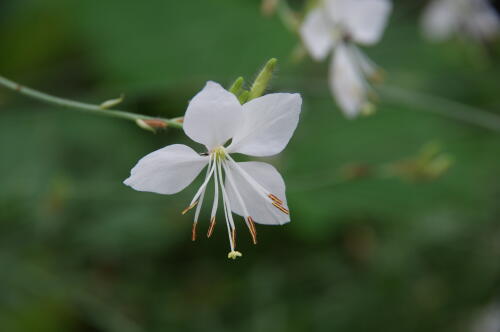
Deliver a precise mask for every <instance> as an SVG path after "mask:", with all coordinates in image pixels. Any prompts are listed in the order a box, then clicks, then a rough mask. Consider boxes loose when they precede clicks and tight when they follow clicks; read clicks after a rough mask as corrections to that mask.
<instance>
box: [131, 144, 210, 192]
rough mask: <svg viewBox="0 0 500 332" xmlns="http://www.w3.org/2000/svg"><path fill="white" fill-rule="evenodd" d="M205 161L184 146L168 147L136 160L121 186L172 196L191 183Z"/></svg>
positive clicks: (205, 158)
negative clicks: (123, 184)
mask: <svg viewBox="0 0 500 332" xmlns="http://www.w3.org/2000/svg"><path fill="white" fill-rule="evenodd" d="M208 160H209V159H208V157H206V156H200V155H199V154H198V153H196V152H195V151H194V150H193V149H191V148H190V147H188V146H186V145H182V144H173V145H169V146H166V147H164V148H162V149H159V150H156V151H154V152H151V153H150V154H148V155H147V156H145V157H143V158H142V159H141V160H139V162H138V163H137V165H135V166H134V168H132V171H131V172H130V177H129V178H128V179H126V180H125V181H124V182H123V183H125V184H126V185H127V186H130V187H132V188H134V189H135V190H138V191H149V192H153V193H158V194H166V195H168V194H175V193H177V192H179V191H181V190H182V189H184V188H186V187H187V186H188V185H189V184H190V183H191V182H193V180H194V179H195V178H196V176H197V175H198V174H199V173H200V172H201V170H202V169H203V168H204V167H205V166H206V165H207V164H208Z"/></svg>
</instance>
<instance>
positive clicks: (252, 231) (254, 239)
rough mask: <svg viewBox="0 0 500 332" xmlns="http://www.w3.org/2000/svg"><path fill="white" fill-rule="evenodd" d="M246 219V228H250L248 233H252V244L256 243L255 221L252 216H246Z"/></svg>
mask: <svg viewBox="0 0 500 332" xmlns="http://www.w3.org/2000/svg"><path fill="white" fill-rule="evenodd" d="M247 221H248V229H249V230H250V235H252V241H253V244H257V230H256V229H255V223H254V221H253V218H252V217H250V216H248V217H247Z"/></svg>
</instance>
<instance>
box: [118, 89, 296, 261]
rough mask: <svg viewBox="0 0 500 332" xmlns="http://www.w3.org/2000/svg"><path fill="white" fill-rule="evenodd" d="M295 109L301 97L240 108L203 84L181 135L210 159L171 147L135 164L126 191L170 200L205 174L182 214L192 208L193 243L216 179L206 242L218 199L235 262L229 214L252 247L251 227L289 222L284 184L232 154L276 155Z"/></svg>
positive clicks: (267, 168)
mask: <svg viewBox="0 0 500 332" xmlns="http://www.w3.org/2000/svg"><path fill="white" fill-rule="evenodd" d="M301 104H302V98H301V97H300V95H299V94H290V93H274V94H268V95H265V96H262V97H259V98H256V99H253V100H251V101H249V102H247V103H245V104H244V105H241V104H240V103H239V101H238V99H237V98H236V97H235V96H234V95H233V94H232V93H230V92H228V91H226V90H225V89H224V88H223V87H221V86H220V85H219V84H217V83H215V82H208V83H207V84H206V86H205V87H204V88H203V90H202V91H200V92H199V93H198V94H197V95H196V96H195V97H194V98H193V99H192V100H191V101H190V103H189V106H188V108H187V111H186V114H185V117H184V132H185V133H186V135H187V136H189V137H190V138H191V139H192V140H194V141H196V142H198V143H201V144H204V145H205V147H206V149H207V151H208V152H207V153H204V154H198V153H196V152H195V151H194V150H193V149H191V148H190V147H188V146H186V145H181V144H174V145H169V146H167V147H164V148H162V149H160V150H157V151H154V152H152V153H150V154H148V155H147V156H145V157H144V158H142V159H141V160H139V162H138V163H137V165H136V166H135V167H134V168H133V169H132V171H131V175H130V177H129V178H128V179H126V180H125V181H124V183H125V184H126V185H128V186H130V187H132V188H134V189H135V190H139V191H148V192H154V193H159V194H175V193H177V192H179V191H181V190H183V189H184V188H186V187H187V186H188V185H189V184H190V183H191V182H192V181H193V180H194V179H195V178H196V177H197V176H198V174H199V173H200V172H201V171H202V169H203V168H205V167H206V166H207V171H206V175H205V179H204V181H203V184H202V185H201V187H200V188H199V189H198V191H197V192H196V194H195V195H194V197H193V199H192V201H191V203H190V204H189V206H188V207H187V208H186V209H185V210H184V211H183V214H184V213H186V212H188V211H189V210H191V209H193V208H194V207H196V211H195V215H194V223H193V229H192V239H193V240H194V239H195V238H196V225H197V223H198V217H199V214H200V209H201V206H202V204H203V199H204V197H205V190H206V188H207V186H208V184H209V182H210V180H211V179H214V200H213V205H212V212H211V218H210V225H209V228H208V233H207V236H208V237H210V235H211V234H212V232H213V229H214V226H215V220H216V212H217V208H218V204H219V197H221V200H222V206H223V209H224V215H225V220H226V225H227V229H228V235H229V243H230V247H231V251H230V253H229V254H228V257H229V258H232V259H235V258H236V257H239V256H241V253H239V252H237V251H235V247H236V227H235V223H234V220H233V215H232V213H233V212H234V213H236V214H238V215H240V216H242V217H244V219H245V222H246V224H247V226H248V228H249V230H250V233H251V235H252V239H253V242H254V243H256V241H257V240H256V231H255V225H254V222H256V223H260V224H266V225H282V224H285V223H287V222H289V221H290V216H289V211H288V206H287V202H286V197H285V183H284V181H283V179H282V177H281V175H280V174H279V173H278V171H277V170H276V169H275V168H274V167H273V166H271V165H269V164H267V163H263V162H235V161H234V159H233V158H232V157H231V156H230V153H242V154H246V155H250V156H256V157H264V156H272V155H275V154H277V153H279V152H281V151H282V150H283V149H284V148H285V146H286V145H287V144H288V141H289V140H290V138H291V137H292V134H293V132H294V131H295V128H296V127H297V123H298V121H299V114H300V109H301ZM228 141H231V142H230V143H229V144H228V145H227V146H224V145H225V144H226V143H227V142H228ZM219 193H220V194H219Z"/></svg>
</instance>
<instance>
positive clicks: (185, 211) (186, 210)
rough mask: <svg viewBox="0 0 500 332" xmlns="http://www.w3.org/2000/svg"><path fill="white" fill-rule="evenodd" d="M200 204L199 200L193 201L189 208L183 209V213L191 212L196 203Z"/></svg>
mask: <svg viewBox="0 0 500 332" xmlns="http://www.w3.org/2000/svg"><path fill="white" fill-rule="evenodd" d="M197 204H198V201H194V203H192V204H191V205H189V206H188V207H187V208H185V209H184V210H182V212H181V213H182V214H183V215H184V214H186V213H188V212H189V210H191V209H192V208H194V207H195V206H196V205H197Z"/></svg>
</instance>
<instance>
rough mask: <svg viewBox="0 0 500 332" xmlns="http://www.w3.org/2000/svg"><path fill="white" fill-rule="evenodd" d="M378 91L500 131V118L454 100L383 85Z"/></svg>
mask: <svg viewBox="0 0 500 332" xmlns="http://www.w3.org/2000/svg"><path fill="white" fill-rule="evenodd" d="M377 90H378V91H379V92H380V93H381V94H382V96H384V97H385V98H387V99H388V100H392V101H393V102H397V103H402V104H406V105H408V106H411V107H416V108H418V109H421V110H424V111H428V112H433V113H436V114H439V115H442V116H445V117H447V118H450V119H454V120H458V121H462V122H467V123H470V124H474V125H476V126H479V127H483V128H486V129H490V130H493V131H500V116H499V115H496V114H493V113H491V112H487V111H484V110H482V109H480V108H477V107H473V106H469V105H465V104H462V103H459V102H457V101H454V100H448V99H445V98H442V97H438V96H433V95H429V94H426V93H422V92H414V91H409V90H406V89H401V88H398V87H394V86H388V85H382V86H379V87H378V88H377Z"/></svg>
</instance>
